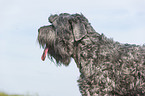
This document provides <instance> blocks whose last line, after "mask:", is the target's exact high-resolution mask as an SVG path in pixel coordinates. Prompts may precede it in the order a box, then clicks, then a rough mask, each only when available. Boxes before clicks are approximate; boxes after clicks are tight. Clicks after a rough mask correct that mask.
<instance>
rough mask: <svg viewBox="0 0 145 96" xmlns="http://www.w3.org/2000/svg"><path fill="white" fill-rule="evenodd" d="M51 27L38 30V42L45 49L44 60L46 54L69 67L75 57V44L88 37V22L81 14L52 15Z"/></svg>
mask: <svg viewBox="0 0 145 96" xmlns="http://www.w3.org/2000/svg"><path fill="white" fill-rule="evenodd" d="M49 22H50V23H51V25H49V26H43V27H41V28H39V30H38V42H39V44H40V46H42V48H43V49H44V53H43V55H42V60H44V59H45V57H46V54H47V53H48V56H49V57H50V58H51V59H53V58H54V59H55V60H56V62H57V64H59V65H60V64H64V65H66V66H67V65H69V63H70V59H71V57H72V56H73V53H74V48H75V47H76V46H75V45H74V43H75V42H79V41H81V39H83V37H84V36H86V34H87V31H88V30H89V29H88V28H87V27H88V26H90V25H89V23H88V20H87V19H86V18H85V17H84V16H83V15H82V14H81V15H80V14H72V15H70V14H67V13H63V14H60V15H57V14H55V15H51V16H50V17H49Z"/></svg>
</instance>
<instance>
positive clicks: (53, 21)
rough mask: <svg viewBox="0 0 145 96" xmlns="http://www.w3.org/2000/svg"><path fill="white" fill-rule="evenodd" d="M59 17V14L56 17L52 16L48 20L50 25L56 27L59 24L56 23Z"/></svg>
mask: <svg viewBox="0 0 145 96" xmlns="http://www.w3.org/2000/svg"><path fill="white" fill-rule="evenodd" d="M58 17H59V16H58V15H57V14H55V15H51V16H50V17H49V18H48V20H49V22H50V23H52V24H53V25H54V26H57V23H56V19H57V18H58Z"/></svg>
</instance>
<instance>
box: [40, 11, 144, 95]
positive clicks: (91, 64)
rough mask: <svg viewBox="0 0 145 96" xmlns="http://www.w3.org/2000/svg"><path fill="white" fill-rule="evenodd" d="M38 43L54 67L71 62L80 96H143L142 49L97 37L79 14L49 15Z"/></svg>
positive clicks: (100, 36)
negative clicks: (75, 70) (72, 61)
mask: <svg viewBox="0 0 145 96" xmlns="http://www.w3.org/2000/svg"><path fill="white" fill-rule="evenodd" d="M49 22H50V23H51V25H49V26H43V27H41V28H40V29H39V34H38V41H39V44H40V45H41V46H42V47H43V48H48V49H49V51H48V56H49V57H50V58H51V59H53V58H54V59H55V60H56V62H57V64H58V65H61V64H64V65H65V66H68V65H69V63H70V60H71V58H73V59H74V60H75V62H76V64H77V66H78V68H79V70H80V73H81V75H80V78H79V80H78V83H79V88H80V92H81V94H82V96H145V47H144V46H137V45H130V44H121V43H119V42H115V41H113V40H112V39H108V38H107V37H105V36H104V35H103V34H99V33H97V32H96V31H95V30H94V29H93V27H92V26H91V24H90V23H89V22H88V20H87V19H86V18H85V17H84V16H83V15H82V14H67V13H62V14H60V15H57V14H55V15H51V16H50V17H49Z"/></svg>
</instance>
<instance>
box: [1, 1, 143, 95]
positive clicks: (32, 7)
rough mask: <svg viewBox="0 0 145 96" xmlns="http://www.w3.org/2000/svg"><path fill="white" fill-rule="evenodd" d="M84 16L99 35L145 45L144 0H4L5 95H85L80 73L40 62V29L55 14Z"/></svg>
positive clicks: (3, 72)
mask: <svg viewBox="0 0 145 96" xmlns="http://www.w3.org/2000/svg"><path fill="white" fill-rule="evenodd" d="M60 13H70V14H75V13H82V14H83V15H84V16H85V17H86V18H88V20H89V22H90V23H91V25H92V26H93V28H94V29H95V30H96V31H97V32H98V33H100V34H101V33H103V34H104V35H106V36H107V37H108V38H113V39H114V40H115V41H118V42H120V43H130V44H137V45H143V44H144V43H145V0H71V1H69V0H0V91H2V92H7V93H10V94H11V93H12V94H15V93H16V94H30V95H39V96H81V95H80V92H79V88H78V83H77V80H78V79H79V75H80V73H79V70H78V68H77V66H76V64H75V62H74V61H73V59H72V62H71V64H70V65H69V66H68V67H65V66H61V67H58V66H56V64H55V63H53V62H51V61H50V60H49V59H46V60H45V61H41V55H42V52H43V49H41V48H40V46H39V44H38V42H37V40H36V39H37V35H38V28H39V27H41V26H44V25H49V24H50V23H49V22H48V17H49V16H50V15H51V14H60Z"/></svg>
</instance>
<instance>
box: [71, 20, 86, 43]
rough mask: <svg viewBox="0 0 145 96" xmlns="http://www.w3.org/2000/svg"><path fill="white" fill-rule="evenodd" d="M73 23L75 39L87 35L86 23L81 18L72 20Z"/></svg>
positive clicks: (77, 39)
mask: <svg viewBox="0 0 145 96" xmlns="http://www.w3.org/2000/svg"><path fill="white" fill-rule="evenodd" d="M71 24H72V30H73V35H74V39H75V41H79V40H81V39H82V38H83V37H84V36H86V34H87V30H86V28H85V25H84V24H83V23H82V22H81V21H80V20H77V21H75V22H71Z"/></svg>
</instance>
